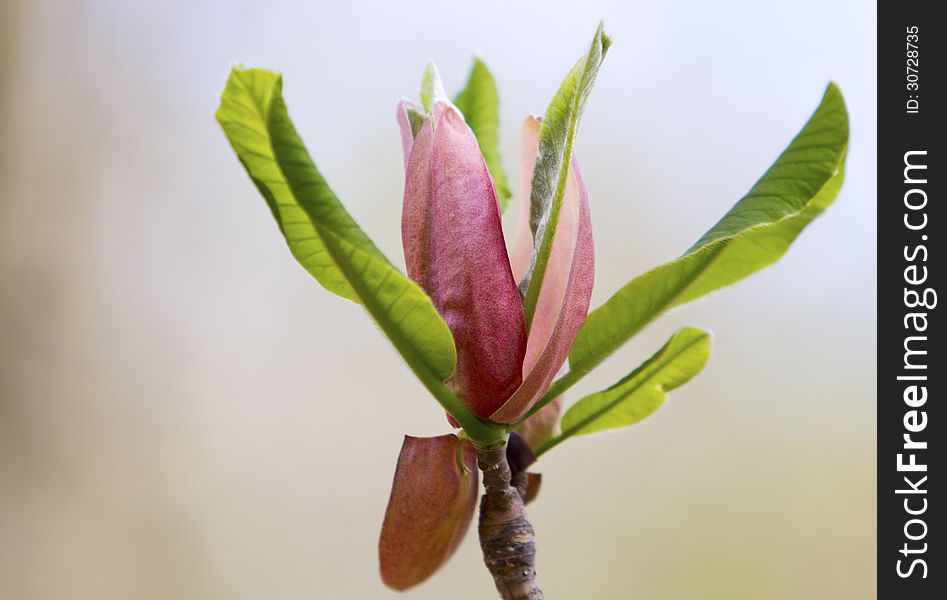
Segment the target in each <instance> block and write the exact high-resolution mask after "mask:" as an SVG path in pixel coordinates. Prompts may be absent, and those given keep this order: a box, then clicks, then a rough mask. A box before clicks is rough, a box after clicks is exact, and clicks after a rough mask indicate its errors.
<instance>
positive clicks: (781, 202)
mask: <svg viewBox="0 0 947 600" xmlns="http://www.w3.org/2000/svg"><path fill="white" fill-rule="evenodd" d="M847 143H848V116H847V113H846V110H845V103H844V101H843V99H842V95H841V92H840V91H839V89H838V87H836V86H835V84H831V85H829V87H828V89H827V90H826V92H825V95H824V96H823V98H822V102H821V103H820V105H819V107H818V108H817V109H816V111H815V113H814V114H813V115H812V117H811V118H810V119H809V121H808V122H807V123H806V125H805V127H804V128H803V129H802V131H801V132H800V133H799V134H798V135H797V136H796V138H795V139H794V140H793V141H792V143H791V144H790V145H789V147H788V148H787V149H786V150H785V151H784V152H783V153H782V154H781V155H780V156H779V158H778V159H777V160H776V162H775V163H774V164H773V165H772V166H771V167H770V168H769V170H768V171H767V172H766V173H765V174H764V175H763V177H762V178H760V180H759V181H758V182H757V183H756V184H755V185H754V186H753V188H752V189H751V190H750V191H749V193H748V194H747V195H746V196H744V197H743V198H742V199H741V200H740V201H739V202H738V203H737V204H736V205H735V206H734V207H733V208H732V209H730V211H729V212H728V213H727V214H726V215H725V216H724V217H723V218H722V219H721V220H720V221H719V222H718V223H717V224H716V225H715V226H714V227H713V228H711V229H710V231H708V232H707V233H706V234H704V236H703V237H701V238H700V240H698V241H697V243H696V244H694V245H693V246H692V247H691V248H690V249H689V250H688V251H687V253H685V254H684V255H683V256H682V257H680V258H678V259H676V260H673V261H671V262H669V263H666V264H664V265H661V266H660V267H657V268H655V269H653V270H651V271H648V272H647V273H645V274H643V275H641V276H639V277H637V278H636V279H634V280H632V281H631V282H630V283H628V284H627V285H625V287H623V288H622V289H620V290H619V291H618V292H616V293H615V294H614V295H613V296H612V297H611V298H610V299H609V300H608V301H607V302H605V304H604V305H602V306H600V307H599V308H597V309H595V310H594V311H592V313H591V314H590V315H589V317H588V319H587V320H586V322H585V325H584V326H583V328H582V330H581V331H580V332H579V335H578V337H577V338H576V340H575V344H574V345H573V347H572V351H571V352H570V354H569V367H570V371H569V373H567V374H566V375H565V376H563V377H562V378H561V379H560V380H558V381H556V382H555V384H554V385H553V387H552V389H551V390H550V391H549V393H547V396H546V398H553V397H555V396H556V395H558V394H560V393H562V392H563V391H564V390H566V389H568V388H569V387H570V386H571V385H572V384H573V383H575V382H576V381H578V380H579V379H580V378H581V377H582V376H583V375H585V374H586V373H588V372H589V371H590V370H591V369H592V368H593V367H595V366H596V365H598V364H599V363H600V362H602V360H604V359H605V358H606V357H607V356H609V355H610V354H611V353H612V352H614V351H615V350H616V349H617V348H618V347H619V346H621V345H622V344H623V343H624V342H625V341H626V340H628V339H629V338H630V337H631V336H632V335H634V334H635V333H637V332H638V331H640V330H641V328H642V327H644V326H645V325H646V324H648V323H649V322H650V321H651V320H653V319H654V318H655V317H657V316H658V315H660V314H661V313H663V312H664V311H666V310H668V309H670V308H672V307H675V306H678V305H681V304H684V303H686V302H690V301H691V300H694V299H696V298H699V297H701V296H703V295H705V294H707V293H709V292H712V291H714V290H717V289H719V288H722V287H724V286H727V285H730V284H732V283H735V282H736V281H739V280H740V279H742V278H744V277H746V276H747V275H750V274H751V273H754V272H756V271H758V270H759V269H762V268H763V267H765V266H767V265H770V264H772V263H774V262H776V261H777V260H778V259H779V258H780V257H781V256H782V255H783V254H784V253H785V252H786V250H787V249H788V248H789V246H790V245H791V244H792V242H793V241H794V240H795V239H796V237H797V236H798V235H799V233H800V232H802V230H803V229H804V228H805V227H806V226H807V225H808V224H809V223H810V222H811V221H812V220H813V219H815V218H816V217H817V216H819V215H820V214H821V213H822V211H824V210H825V209H826V208H827V207H828V206H829V205H830V204H832V202H833V201H834V200H835V197H836V195H837V194H838V191H839V188H840V187H841V185H842V179H843V177H844V175H843V171H844V161H845V152H846V147H847ZM544 400H545V399H544ZM540 404H541V403H540Z"/></svg>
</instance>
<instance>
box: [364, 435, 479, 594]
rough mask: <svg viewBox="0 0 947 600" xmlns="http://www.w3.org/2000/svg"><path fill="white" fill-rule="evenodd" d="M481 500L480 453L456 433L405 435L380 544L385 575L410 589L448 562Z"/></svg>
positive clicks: (386, 580)
mask: <svg viewBox="0 0 947 600" xmlns="http://www.w3.org/2000/svg"><path fill="white" fill-rule="evenodd" d="M476 503H477V454H476V451H475V450H474V448H473V446H471V445H470V443H468V442H461V441H460V440H459V439H458V438H457V436H455V435H453V434H447V435H441V436H438V437H432V438H415V437H411V436H405V438H404V444H403V445H402V446H401V455H400V456H399V457H398V468H397V470H396V471H395V478H394V482H393V484H392V487H391V498H390V499H389V500H388V509H387V510H386V511H385V522H384V524H383V525H382V527H381V538H380V539H379V542H378V558H379V563H380V566H381V578H382V581H384V583H385V585H387V586H388V587H391V588H394V589H396V590H404V589H407V588H409V587H411V586H413V585H416V584H418V583H421V582H422V581H424V580H425V579H427V578H428V577H430V576H431V574H433V573H434V572H435V571H436V570H437V569H438V568H439V567H440V566H441V565H442V564H444V563H445V562H446V561H447V559H448V558H450V556H451V554H453V553H454V550H456V549H457V546H458V544H460V541H461V540H462V539H463V537H464V534H465V533H466V532H467V528H468V527H469V526H470V522H471V520H472V519H473V514H474V507H475V505H476Z"/></svg>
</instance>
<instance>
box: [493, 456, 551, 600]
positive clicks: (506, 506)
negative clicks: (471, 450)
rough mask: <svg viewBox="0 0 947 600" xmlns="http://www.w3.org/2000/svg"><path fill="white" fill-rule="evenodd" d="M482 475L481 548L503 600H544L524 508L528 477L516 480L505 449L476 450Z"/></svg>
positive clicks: (529, 526) (520, 475)
mask: <svg viewBox="0 0 947 600" xmlns="http://www.w3.org/2000/svg"><path fill="white" fill-rule="evenodd" d="M477 462H478V466H479V467H480V470H481V471H482V472H483V485H484V488H485V490H484V494H483V498H482V499H481V501H480V526H479V531H480V548H481V550H482V551H483V561H484V563H485V564H486V565H487V569H488V570H489V571H490V574H491V575H493V581H494V583H495V584H496V587H497V591H499V592H500V597H501V598H503V600H542V598H543V593H542V591H541V590H540V589H539V586H538V585H537V584H536V544H535V541H534V539H533V526H532V525H530V523H529V521H527V520H526V511H525V509H524V508H523V497H524V495H525V489H526V482H527V474H526V471H525V470H523V471H520V472H518V473H517V474H516V476H515V477H514V476H513V474H512V473H511V471H510V464H509V462H508V461H507V455H506V445H505V444H503V445H500V446H497V447H491V448H478V449H477Z"/></svg>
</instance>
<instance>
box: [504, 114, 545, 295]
mask: <svg viewBox="0 0 947 600" xmlns="http://www.w3.org/2000/svg"><path fill="white" fill-rule="evenodd" d="M541 123H542V121H541V119H539V118H538V117H534V116H532V115H531V116H529V117H526V120H525V121H523V126H522V127H521V128H520V195H519V198H518V202H519V215H518V216H519V220H518V221H517V224H516V240H515V241H514V242H513V249H512V250H511V251H510V267H512V269H513V278H514V279H516V281H519V280H520V279H522V278H523V275H525V274H526V270H527V269H528V268H529V260H530V258H531V257H532V255H533V232H532V230H531V229H530V228H529V195H530V190H531V189H532V183H533V181H532V180H533V167H535V166H536V155H537V154H539V127H540V124H541Z"/></svg>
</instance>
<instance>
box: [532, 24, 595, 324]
mask: <svg viewBox="0 0 947 600" xmlns="http://www.w3.org/2000/svg"><path fill="white" fill-rule="evenodd" d="M611 43H612V42H611V39H610V38H609V37H608V36H607V35H605V30H604V26H603V25H602V24H599V26H598V29H597V30H596V31H595V36H594V37H593V38H592V45H591V46H590V47H589V51H588V53H587V54H586V55H585V56H583V57H582V58H580V59H579V61H578V62H577V63H576V64H575V66H574V67H572V70H571V71H569V74H568V75H566V78H565V79H564V80H563V82H562V84H561V85H560V86H559V90H558V91H557V92H556V95H555V96H553V99H552V101H551V102H550V103H549V106H548V107H547V108H546V113H545V114H544V115H543V122H542V127H541V128H540V131H539V155H538V156H537V158H536V166H535V169H534V170H533V182H532V190H531V193H530V228H531V229H532V231H533V236H534V237H533V239H534V242H533V254H532V257H531V259H530V265H529V269H527V271H526V275H525V276H524V277H523V279H522V281H520V284H519V285H520V292H521V293H522V294H523V309H524V311H525V313H526V324H527V327H530V326H531V324H532V321H533V315H534V313H535V311H536V304H537V303H538V302H539V293H540V291H541V289H542V285H543V278H544V277H545V275H546V265H547V264H548V262H549V256H550V254H552V246H553V239H554V238H555V235H556V227H557V226H558V223H559V213H560V210H561V209H562V198H563V196H564V195H565V193H566V187H567V185H568V182H569V170H570V168H569V167H570V164H571V162H572V146H573V143H574V141H575V134H576V131H578V128H579V119H580V118H581V116H582V112H583V111H584V110H585V104H586V102H587V101H588V98H589V94H590V93H591V91H592V84H593V83H595V77H596V75H597V74H598V70H599V67H600V66H601V64H602V61H603V60H604V59H605V53H606V52H607V51H608V48H609V47H610V46H611Z"/></svg>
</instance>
